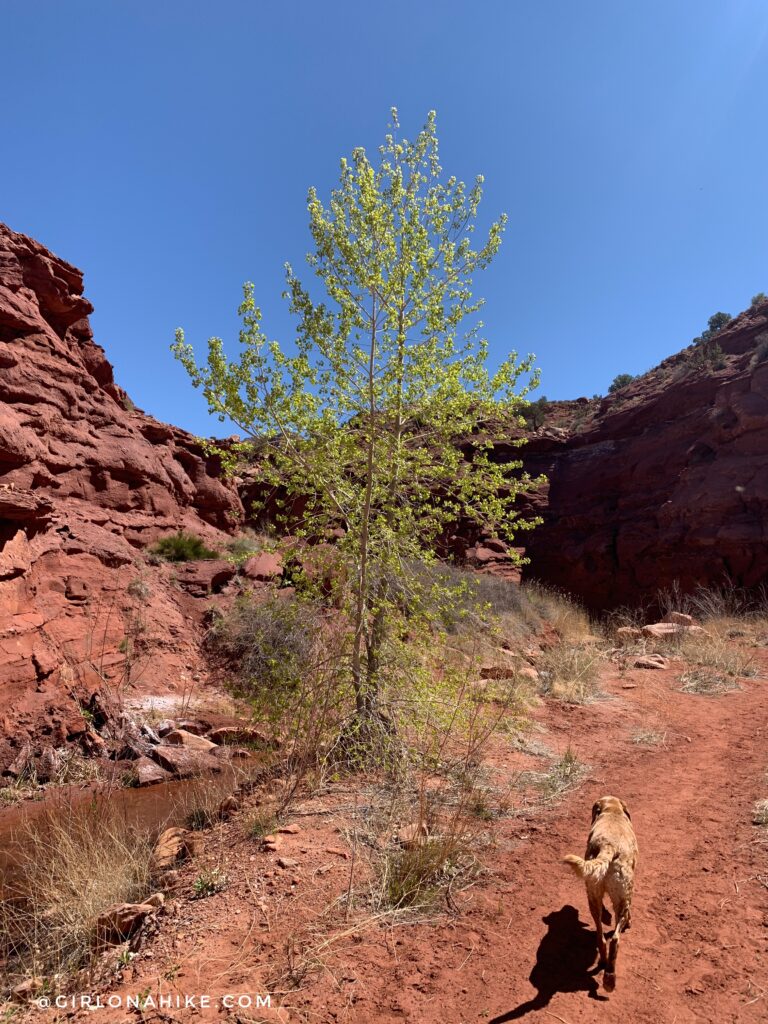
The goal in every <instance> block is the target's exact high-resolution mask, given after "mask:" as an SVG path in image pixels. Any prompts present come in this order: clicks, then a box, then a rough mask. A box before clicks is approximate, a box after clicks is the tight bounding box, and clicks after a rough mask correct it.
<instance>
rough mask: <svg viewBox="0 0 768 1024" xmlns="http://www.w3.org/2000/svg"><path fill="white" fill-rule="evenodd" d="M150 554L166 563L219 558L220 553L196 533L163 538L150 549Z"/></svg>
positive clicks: (182, 531) (174, 534)
mask: <svg viewBox="0 0 768 1024" xmlns="http://www.w3.org/2000/svg"><path fill="white" fill-rule="evenodd" d="M149 551H150V554H152V555H154V556H155V557H157V558H160V559H162V560H163V561H165V562H194V561H197V560H198V559H208V558H218V557H219V556H218V552H217V551H213V550H212V549H211V548H209V547H207V546H206V544H205V542H204V541H203V540H202V538H200V537H198V536H197V535H196V534H194V533H185V531H184V530H179V532H178V533H172V534H169V536H167V537H161V538H160V540H158V541H156V542H155V543H154V544H153V545H152V546H151V547H150V549H149Z"/></svg>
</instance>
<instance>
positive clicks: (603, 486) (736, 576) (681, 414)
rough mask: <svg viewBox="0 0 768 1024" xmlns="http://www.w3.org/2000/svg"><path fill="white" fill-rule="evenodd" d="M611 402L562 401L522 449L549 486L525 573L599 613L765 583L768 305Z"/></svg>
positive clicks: (539, 503) (539, 505)
mask: <svg viewBox="0 0 768 1024" xmlns="http://www.w3.org/2000/svg"><path fill="white" fill-rule="evenodd" d="M716 341H717V344H718V345H719V346H720V348H721V350H722V358H719V357H718V358H717V360H716V363H715V365H706V364H705V365H703V366H699V365H697V364H696V362H695V360H694V358H693V357H694V355H695V350H694V349H693V348H689V349H687V350H685V351H682V352H680V353H678V354H676V355H674V356H671V357H670V358H669V359H666V360H664V362H663V363H661V364H660V366H658V367H656V368H655V369H654V370H652V371H650V372H649V373H647V374H644V375H643V376H642V377H639V378H637V379H636V380H635V381H633V382H632V383H631V384H629V385H628V386H627V387H625V388H623V389H622V390H621V391H620V392H618V393H617V394H616V395H612V396H609V397H608V398H606V399H603V400H602V401H597V402H595V401H591V402H586V401H585V400H583V399H582V400H581V401H580V402H579V403H558V404H557V405H556V406H555V409H554V413H555V415H554V421H555V422H557V423H560V424H561V425H560V426H554V427H553V426H551V425H545V426H544V427H543V428H541V429H540V430H538V431H536V432H535V433H534V435H533V437H532V438H531V441H530V444H529V445H528V446H527V447H526V449H525V463H526V468H527V469H528V470H529V471H530V472H531V473H535V474H538V473H540V472H543V473H546V474H547V476H548V477H549V481H550V482H549V486H548V487H547V488H545V489H544V490H543V491H542V492H541V493H540V494H539V495H537V496H536V498H535V499H534V501H533V502H532V505H533V506H534V507H535V509H536V511H538V512H539V514H540V515H542V516H543V519H544V522H543V524H542V525H541V526H540V527H539V528H538V529H537V530H535V531H534V533H533V534H531V535H527V536H526V537H525V541H526V545H527V555H528V556H529V557H530V559H531V564H530V566H528V568H527V569H526V575H527V576H528V577H536V578H538V579H541V580H544V581H546V582H548V583H551V584H554V585H556V586H558V587H562V588H563V589H565V590H568V591H570V592H572V593H573V594H575V595H577V596H578V597H580V598H581V599H582V600H584V601H585V602H586V603H587V604H588V605H589V606H590V607H592V608H594V609H597V610H599V609H605V608H611V607H614V606H616V605H618V604H637V603H641V602H643V601H651V600H652V599H653V597H654V595H655V594H656V591H657V590H658V589H659V588H664V587H669V586H671V585H672V584H673V583H674V582H675V581H677V582H679V584H680V586H681V587H682V588H683V589H684V590H691V589H693V588H694V587H695V586H696V585H698V584H701V585H705V586H711V585H719V584H721V583H723V582H725V581H726V580H730V581H732V582H733V583H735V584H736V585H738V586H742V587H748V588H758V587H759V586H760V585H761V584H763V583H768V303H762V304H761V305H759V306H757V307H756V308H752V309H750V310H748V311H747V312H745V313H742V314H741V315H740V316H738V317H736V318H735V319H734V320H732V321H731V323H730V324H729V325H728V327H727V328H726V329H725V330H723V331H722V332H721V334H719V335H718V337H717V339H716Z"/></svg>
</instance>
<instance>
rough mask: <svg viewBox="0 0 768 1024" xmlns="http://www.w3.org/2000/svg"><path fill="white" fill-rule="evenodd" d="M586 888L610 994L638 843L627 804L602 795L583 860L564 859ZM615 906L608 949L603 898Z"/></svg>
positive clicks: (625, 923)
mask: <svg viewBox="0 0 768 1024" xmlns="http://www.w3.org/2000/svg"><path fill="white" fill-rule="evenodd" d="M563 860H564V862H565V863H566V864H570V866H571V867H572V868H573V870H574V871H575V872H576V874H577V875H579V877H581V878H583V879H584V881H585V883H586V886H587V898H588V900H589V909H590V911H591V912H592V917H593V918H594V919H595V928H596V929H597V944H598V948H599V950H600V962H601V964H603V965H604V967H605V974H604V975H603V985H604V987H605V989H606V991H607V992H613V990H614V988H615V987H616V957H617V956H618V952H619V938H620V937H621V933H622V932H623V931H624V929H625V928H629V920H630V907H631V904H632V890H633V888H634V884H635V865H636V864H637V840H636V839H635V831H634V829H633V828H632V822H631V820H630V817H629V811H628V810H627V805H626V804H625V803H624V801H623V800H619V798H618V797H616V796H603V797H600V799H599V800H598V801H597V802H596V803H595V805H594V806H593V808H592V829H591V831H590V833H589V836H588V837H587V852H586V856H585V858H584V859H582V858H581V857H577V856H575V854H572V853H569V854H568V855H567V856H566V857H564V858H563ZM606 893H607V894H608V896H609V898H610V900H611V903H612V904H613V915H614V919H615V921H616V927H615V929H614V932H613V935H612V936H611V941H610V942H609V943H608V945H607V947H606V942H605V939H604V938H603V898H604V897H605V895H606Z"/></svg>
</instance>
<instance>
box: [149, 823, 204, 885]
mask: <svg viewBox="0 0 768 1024" xmlns="http://www.w3.org/2000/svg"><path fill="white" fill-rule="evenodd" d="M193 842H194V840H193V837H192V833H191V832H190V831H189V830H188V829H186V828H178V827H174V828H167V829H166V830H165V832H163V833H162V834H161V835H160V836H159V838H158V840H157V842H156V843H155V848H154V850H153V851H152V873H153V874H155V875H162V874H164V873H165V872H167V871H170V870H172V869H173V868H175V866H176V865H177V864H178V863H180V862H181V861H183V860H186V858H187V857H188V856H190V854H191V852H192V846H193Z"/></svg>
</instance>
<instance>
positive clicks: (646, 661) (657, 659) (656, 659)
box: [633, 654, 669, 669]
mask: <svg viewBox="0 0 768 1024" xmlns="http://www.w3.org/2000/svg"><path fill="white" fill-rule="evenodd" d="M633 664H634V667H635V668H652V669H664V668H669V661H668V660H667V658H664V657H662V655H661V654H643V655H641V656H640V657H639V658H635V660H634V662H633Z"/></svg>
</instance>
